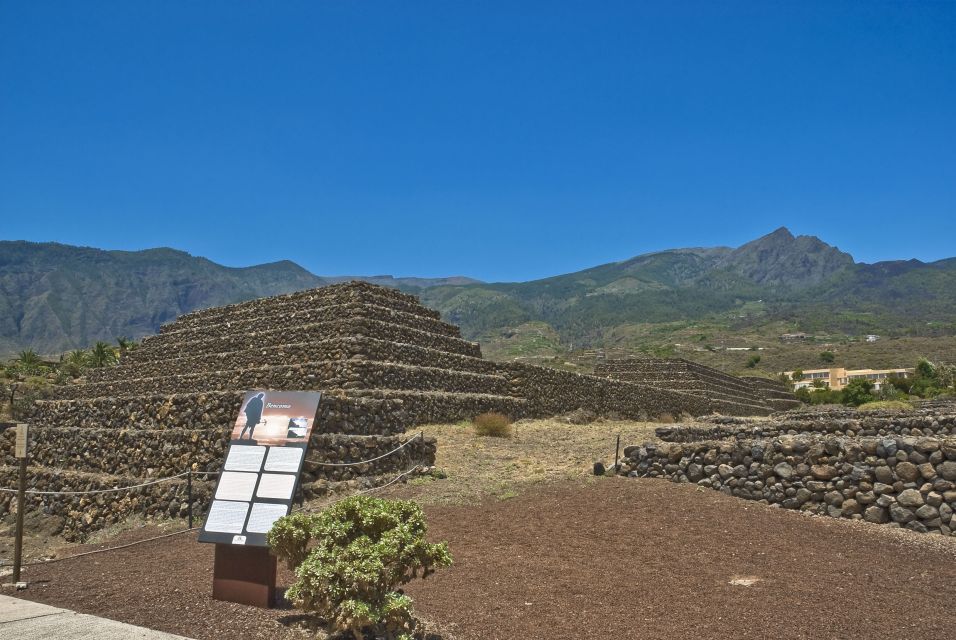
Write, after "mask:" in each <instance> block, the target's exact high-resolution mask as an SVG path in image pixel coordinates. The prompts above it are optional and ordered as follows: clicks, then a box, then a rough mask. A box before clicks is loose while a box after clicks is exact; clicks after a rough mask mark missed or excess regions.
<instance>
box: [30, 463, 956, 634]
mask: <svg viewBox="0 0 956 640" xmlns="http://www.w3.org/2000/svg"><path fill="white" fill-rule="evenodd" d="M426 512H427V515H428V521H429V524H430V527H431V530H430V537H431V538H432V539H434V540H441V539H444V540H448V541H449V543H450V546H451V551H452V554H453V556H454V558H455V565H454V566H453V567H451V568H449V569H446V570H443V571H440V572H439V573H437V574H436V575H434V576H432V577H431V578H429V579H428V580H427V581H424V582H418V583H415V584H413V585H410V586H409V589H408V590H409V592H410V594H411V595H412V596H413V597H414V598H415V600H416V603H417V609H418V611H419V612H420V613H421V614H423V615H424V616H425V617H426V618H427V619H428V620H431V621H434V622H436V623H437V624H438V626H439V627H440V628H441V629H443V630H444V631H445V635H444V638H445V640H452V639H454V640H478V639H481V640H493V639H501V640H505V639H507V640H513V639H515V638H522V639H534V638H541V639H544V638H548V639H554V638H574V639H581V638H612V637H616V638H675V637H696V638H718V637H734V638H767V637H774V638H810V637H813V638H837V637H839V638H845V637H937V638H944V637H953V635H954V634H956V612H954V610H953V609H952V602H953V599H954V597H956V539H953V538H947V539H944V538H942V537H940V536H930V535H920V534H914V533H910V532H904V531H893V530H887V529H886V528H883V527H879V526H876V525H866V524H863V523H853V522H849V521H840V520H835V519H830V518H811V517H806V516H802V515H800V514H799V513H796V512H790V511H785V510H781V509H773V508H769V507H765V506H762V505H760V504H756V503H753V502H745V501H742V500H737V499H734V498H730V497H727V496H724V495H722V494H719V493H717V492H714V491H705V490H698V489H697V487H695V486H692V485H677V484H673V483H670V482H666V481H657V480H627V479H623V478H618V479H599V480H593V481H591V482H586V483H585V482H577V481H568V482H561V483H557V484H552V485H545V486H543V488H541V489H539V490H535V491H529V492H527V493H524V494H521V495H519V496H518V497H516V498H512V499H508V500H493V499H492V500H487V501H484V502H482V503H479V504H474V505H464V506H427V507H426ZM141 535H144V534H141ZM211 568H212V547H211V545H203V544H198V543H196V542H195V538H194V537H193V536H192V535H191V534H187V535H184V536H177V537H174V538H169V539H167V540H165V541H161V542H154V543H147V544H144V545H139V546H135V547H131V548H129V549H126V550H122V551H115V552H110V553H105V554H99V555H94V556H89V557H86V558H81V559H77V560H70V561H65V562H60V563H56V564H51V565H48V566H43V567H37V568H31V569H30V570H29V572H28V573H27V574H26V577H27V579H29V580H30V581H31V582H33V583H34V585H33V586H31V588H30V589H29V590H28V591H26V592H24V593H22V594H21V595H22V596H23V597H27V598H30V599H35V600H39V601H43V602H47V603H50V604H54V605H57V606H61V607H66V608H70V609H74V610H77V611H81V612H85V613H93V614H98V615H103V616H106V617H109V618H113V619H116V620H121V621H124V622H129V623H132V624H140V625H145V626H149V627H152V628H155V629H160V630H163V631H168V632H172V633H180V634H183V635H187V636H191V637H194V638H199V639H200V640H206V639H208V640H213V639H216V640H218V639H219V638H224V637H227V638H231V639H236V640H242V639H246V638H301V637H306V633H305V632H304V631H303V630H301V629H297V628H294V627H290V626H288V625H289V623H290V622H293V621H294V620H295V619H296V615H295V612H294V611H290V610H271V611H264V610H260V609H254V608H250V607H244V606H240V605H234V604H229V603H222V602H217V601H214V600H212V599H211V598H210V591H211ZM289 577H290V576H289V575H288V574H287V573H285V572H282V573H280V582H284V583H286V584H287V583H288V580H289Z"/></svg>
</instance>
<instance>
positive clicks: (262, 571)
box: [212, 544, 276, 609]
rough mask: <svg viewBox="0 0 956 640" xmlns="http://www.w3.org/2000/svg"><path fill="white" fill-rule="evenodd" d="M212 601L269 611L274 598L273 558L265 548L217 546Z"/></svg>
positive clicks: (274, 565) (274, 574)
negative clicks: (235, 603) (261, 608)
mask: <svg viewBox="0 0 956 640" xmlns="http://www.w3.org/2000/svg"><path fill="white" fill-rule="evenodd" d="M212 597H213V598H215V599H216V600H225V601H227V602H238V603H239V604H248V605H251V606H253V607H263V608H265V609H269V608H272V606H273V605H274V604H275V598H276V557H275V556H274V555H272V554H271V553H269V549H268V548H265V547H246V546H240V545H231V544H217V545H216V560H215V564H214V565H213V576H212Z"/></svg>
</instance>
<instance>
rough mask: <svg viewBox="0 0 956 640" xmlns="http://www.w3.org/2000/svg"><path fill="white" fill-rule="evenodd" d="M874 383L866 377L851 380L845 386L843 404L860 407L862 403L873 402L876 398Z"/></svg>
mask: <svg viewBox="0 0 956 640" xmlns="http://www.w3.org/2000/svg"><path fill="white" fill-rule="evenodd" d="M872 392H873V383H872V382H870V381H869V380H867V379H865V378H858V379H856V380H850V383H849V384H848V385H846V386H845V387H843V404H847V405H851V406H854V407H859V406H860V405H861V404H866V403H868V402H873V401H874V400H876V398H875V397H874V396H873V393H872Z"/></svg>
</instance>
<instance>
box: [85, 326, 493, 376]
mask: <svg viewBox="0 0 956 640" xmlns="http://www.w3.org/2000/svg"><path fill="white" fill-rule="evenodd" d="M352 359H362V360H373V361H377V362H394V363H398V364H409V365H417V366H423V367H438V368H442V369H451V370H455V371H469V372H471V373H488V374H494V373H495V372H496V370H497V367H496V365H495V363H494V362H489V361H487V360H482V359H481V358H475V357H471V356H462V355H458V354H454V353H448V352H445V351H438V350H436V349H429V348H427V347H419V346H416V345H413V344H406V343H401V342H389V341H386V340H378V339H376V338H368V337H364V336H358V337H353V338H332V339H329V340H321V341H310V342H300V343H295V344H283V345H279V346H276V347H273V348H267V349H263V348H261V347H257V348H255V349H245V350H241V351H232V352H227V353H208V354H198V355H187V356H182V357H177V358H168V359H164V360H161V361H153V362H140V363H136V364H124V365H120V366H116V367H101V368H98V369H93V370H92V371H90V373H89V374H88V376H87V377H88V382H89V383H99V382H112V381H121V380H130V379H136V378H151V377H162V376H170V375H184V374H191V373H202V372H206V371H222V370H226V369H249V368H255V367H262V366H277V365H283V364H287V363H289V362H318V361H323V360H352Z"/></svg>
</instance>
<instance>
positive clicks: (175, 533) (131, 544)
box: [0, 527, 200, 567]
mask: <svg viewBox="0 0 956 640" xmlns="http://www.w3.org/2000/svg"><path fill="white" fill-rule="evenodd" d="M199 528H200V527H192V528H190V529H181V530H179V531H173V532H172V533H166V534H163V535H161V536H153V537H152V538H145V539H143V540H136V541H135V542H129V543H127V544H121V545H118V546H115V547H107V548H106V549H94V550H92V551H84V552H83V553H77V554H74V555H71V556H63V557H62V558H50V559H49V560H36V561H34V562H26V563H24V564H23V566H24V567H37V566H40V565H45V564H53V563H54V562H62V561H64V560H73V559H74V558H82V557H83V556H91V555H94V554H97V553H106V552H107V551H117V550H118V549H126V548H128V547H135V546H136V545H138V544H143V543H144V542H153V541H154V540H162V539H163V538H172V537H173V536H178V535H180V534H183V533H189V532H190V531H196V530H197V529H199ZM12 566H13V565H12V564H0V567H12Z"/></svg>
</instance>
